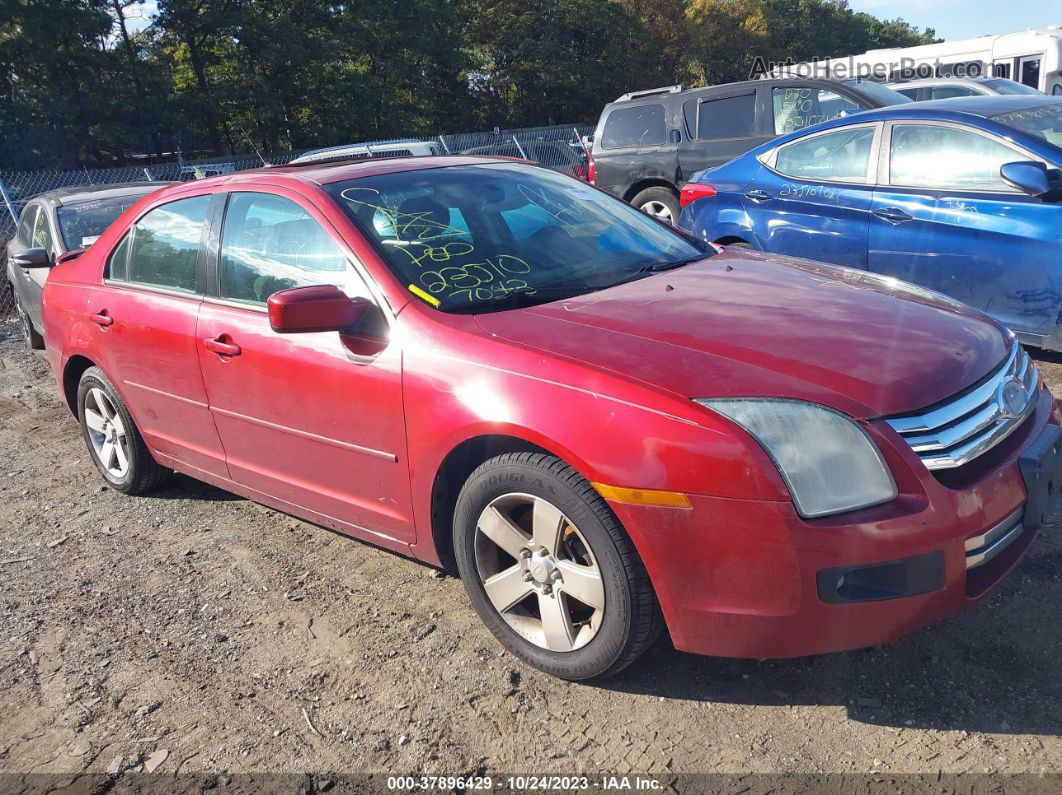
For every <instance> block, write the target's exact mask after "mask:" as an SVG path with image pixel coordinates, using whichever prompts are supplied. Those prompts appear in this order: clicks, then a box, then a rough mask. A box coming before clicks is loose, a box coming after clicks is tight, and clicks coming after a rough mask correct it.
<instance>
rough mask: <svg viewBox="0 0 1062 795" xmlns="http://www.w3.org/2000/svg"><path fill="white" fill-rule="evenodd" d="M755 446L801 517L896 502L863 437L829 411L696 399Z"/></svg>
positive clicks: (784, 403)
mask: <svg viewBox="0 0 1062 795" xmlns="http://www.w3.org/2000/svg"><path fill="white" fill-rule="evenodd" d="M697 402H698V403H700V404H701V405H702V406H707V407H708V408H710V409H711V410H712V411H717V412H719V413H720V414H723V415H724V416H727V417H729V418H730V419H732V420H733V421H734V422H736V423H737V424H738V425H740V426H741V427H742V428H744V429H745V430H746V431H748V432H749V433H750V434H751V435H752V437H753V438H754V439H755V440H756V441H757V442H759V443H760V444H761V445H762V446H763V449H764V450H766V451H767V454H768V455H769V456H770V457H771V458H772V459H773V460H774V463H775V465H776V466H777V467H778V471H779V472H781V473H782V477H783V478H784V479H785V482H786V485H787V486H789V493H790V494H792V495H793V503H794V504H795V505H796V509H797V511H798V512H799V513H800V515H801V516H804V517H807V518H812V517H816V516H828V515H829V514H834V513H843V512H844V511H854V510H856V509H858V508H866V507H868V506H871V505H878V504H879V503H883V502H888V501H889V500H891V499H893V498H894V497H896V493H897V492H896V483H895V482H893V479H892V473H890V472H889V468H888V467H887V466H886V465H885V461H884V459H883V458H882V457H881V452H880V451H879V450H878V448H877V446H876V445H875V444H874V442H873V441H872V440H871V439H870V437H869V436H867V434H866V432H865V431H864V430H863V429H862V428H860V427H859V426H858V425H857V424H856V423H854V422H852V420H850V419H848V418H847V417H845V416H844V415H843V414H840V413H839V412H836V411H833V410H832V409H828V408H824V407H823V406H817V405H815V404H813V403H805V402H803V401H800V400H776V399H771V398H747V399H746V398H742V399H718V400H716V399H698V400H697Z"/></svg>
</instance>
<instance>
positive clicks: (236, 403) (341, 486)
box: [197, 191, 415, 543]
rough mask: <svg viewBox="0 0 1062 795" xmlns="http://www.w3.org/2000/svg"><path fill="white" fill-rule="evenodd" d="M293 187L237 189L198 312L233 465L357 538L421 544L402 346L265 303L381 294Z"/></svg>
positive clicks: (254, 483)
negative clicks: (323, 328)
mask: <svg viewBox="0 0 1062 795" xmlns="http://www.w3.org/2000/svg"><path fill="white" fill-rule="evenodd" d="M283 193H284V195H278V194H277V193H258V192H250V191H248V192H234V193H232V194H230V195H229V197H228V205H227V207H226V210H225V219H224V224H223V226H222V229H221V239H220V253H219V256H218V261H217V280H216V285H215V287H216V293H217V296H216V298H208V299H207V300H206V301H205V302H204V303H203V306H202V309H201V311H200V315H199V327H198V330H197V337H198V340H199V358H200V362H201V363H202V369H203V377H204V379H205V381H206V387H207V394H208V396H209V401H210V409H211V412H212V413H213V415H214V420H215V422H216V423H217V428H218V431H219V433H220V434H221V439H222V441H223V442H224V445H225V453H226V458H227V462H228V467H229V472H230V473H231V477H232V479H233V480H234V481H235V482H237V483H240V484H243V485H244V486H247V487H248V488H250V489H253V490H255V491H257V492H260V493H262V494H265V495H269V496H271V497H274V498H277V499H279V500H282V501H283V502H285V503H288V504H290V505H292V506H295V507H298V508H303V509H308V510H309V511H311V512H313V513H315V514H318V515H319V516H320V517H322V518H323V519H324V520H325V521H326V523H330V524H333V525H338V526H340V527H341V528H342V529H344V530H346V531H348V532H351V533H353V534H355V535H360V536H362V537H369V538H373V539H374V540H376V541H378V542H382V543H387V541H388V540H397V541H400V542H403V543H408V542H412V541H413V540H414V539H415V533H414V530H413V523H412V507H411V499H410V493H409V476H408V467H407V464H406V461H405V424H404V419H403V415H402V395H401V389H402V383H401V377H402V372H401V352H400V350H399V347H398V345H397V344H391V345H380V346H378V347H374V348H366V347H365V346H364V345H362V344H359V342H358V340H357V339H355V338H352V337H349V336H346V335H341V334H339V333H337V332H327V333H307V334H284V335H281V334H277V333H276V332H274V331H273V330H272V328H271V327H270V324H269V316H268V313H267V311H266V307H267V304H266V302H267V300H268V299H269V297H270V296H271V295H272V294H273V293H275V292H277V291H278V290H284V289H288V288H292V287H300V286H306V285H312V284H333V285H336V286H337V287H339V288H340V289H341V290H343V291H344V292H346V293H347V295H349V296H351V297H359V296H360V297H367V298H370V299H372V298H373V296H372V295H371V293H370V291H369V290H368V288H367V286H366V283H365V281H364V279H362V277H361V276H360V275H359V274H358V271H357V270H355V268H354V267H353V266H352V264H351V262H350V259H351V257H350V256H349V255H348V254H347V253H346V247H345V246H344V245H343V244H342V243H341V241H340V240H339V238H338V236H336V235H335V233H334V230H332V229H331V228H330V227H329V225H328V222H327V220H325V219H324V218H323V216H321V214H320V213H319V212H318V211H317V209H316V208H315V207H313V205H312V204H311V203H310V202H308V201H307V200H306V199H305V198H304V197H302V196H300V195H298V194H295V193H292V192H289V191H283ZM326 230H327V231H326ZM375 317H377V318H380V315H379V314H377V315H375ZM384 336H385V335H384Z"/></svg>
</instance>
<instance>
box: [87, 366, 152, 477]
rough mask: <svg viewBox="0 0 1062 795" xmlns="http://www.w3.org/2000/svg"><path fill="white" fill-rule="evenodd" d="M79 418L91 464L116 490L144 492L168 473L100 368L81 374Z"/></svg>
mask: <svg viewBox="0 0 1062 795" xmlns="http://www.w3.org/2000/svg"><path fill="white" fill-rule="evenodd" d="M77 418H78V421H79V422H80V423H81V435H82V436H83V437H84V439H85V444H86V446H87V447H88V451H89V456H90V457H91V458H92V463H94V464H95V465H96V469H98V470H99V472H100V474H101V475H103V479H104V480H106V481H107V485H108V486H110V487H111V488H112V489H114V490H115V491H120V492H122V493H123V494H144V493H145V492H148V491H151V490H152V489H154V488H155V487H156V486H158V485H159V484H160V483H162V482H163V481H164V480H165V479H166V478H167V477H168V476H169V474H170V471H169V470H168V469H164V468H163V467H161V466H159V464H158V462H157V461H155V459H154V458H153V457H152V456H151V451H149V450H148V449H147V445H146V444H144V439H143V437H141V435H140V431H139V430H138V429H137V427H136V424H135V423H134V422H133V418H132V417H131V416H130V415H129V410H128V409H127V408H126V407H125V404H124V403H123V402H122V399H121V398H120V397H119V396H118V392H117V391H116V390H115V388H114V386H113V385H112V384H111V382H110V381H109V380H108V379H107V376H105V375H104V374H103V371H102V370H101V369H100V368H98V367H90V368H88V369H87V370H85V372H84V373H83V374H82V376H81V382H80V383H79V384H78V388H77Z"/></svg>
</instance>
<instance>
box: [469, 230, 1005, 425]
mask: <svg viewBox="0 0 1062 795" xmlns="http://www.w3.org/2000/svg"><path fill="white" fill-rule="evenodd" d="M477 319H478V322H479V323H480V325H481V326H482V328H483V329H484V330H486V331H487V332H489V333H491V334H495V335H498V336H500V337H504V338H506V339H509V340H512V341H514V342H517V343H521V344H524V345H527V346H530V347H534V348H538V349H541V350H544V351H549V352H551V353H554V354H558V355H562V356H566V357H569V358H571V359H575V360H579V361H582V362H585V363H586V364H589V365H592V366H595V367H600V368H604V369H607V370H611V371H614V372H617V373H621V374H623V375H625V376H627V377H634V378H637V379H640V380H642V381H645V382H648V383H650V384H654V385H656V386H657V387H661V388H663V389H667V390H669V391H672V392H675V393H678V394H680V395H683V396H685V397H788V398H797V399H801V400H810V401H814V402H817V403H821V404H823V405H827V406H832V407H833V408H836V409H838V410H840V411H844V412H845V413H847V414H849V415H852V416H856V417H861V418H869V417H874V416H880V415H888V414H898V413H902V412H905V411H912V410H915V409H920V408H923V407H925V406H928V405H930V404H932V403H936V402H937V401H940V400H943V399H945V398H948V397H950V396H951V395H954V394H955V393H956V392H959V391H960V390H962V389H964V388H965V387H968V386H970V385H971V384H973V383H974V382H975V381H977V380H978V379H980V378H982V377H984V376H985V375H987V374H988V373H989V372H990V371H991V370H992V369H993V368H994V367H996V365H998V364H999V363H1000V362H1001V361H1002V360H1003V357H1004V356H1005V354H1006V353H1007V352H1008V349H1009V346H1010V344H1011V343H1010V342H1009V340H1008V339H1007V337H1006V335H1005V333H1004V332H1003V331H1002V329H1001V328H1000V327H999V326H998V325H997V324H996V323H995V322H994V321H992V320H990V319H989V318H988V317H986V316H985V315H983V314H981V313H979V312H977V311H975V310H973V309H970V308H968V307H965V306H963V305H962V304H959V303H956V302H953V301H950V300H948V299H946V298H943V297H941V296H939V295H937V294H935V293H929V292H924V291H922V290H920V289H919V288H917V287H912V286H910V285H906V284H903V283H900V282H896V281H895V280H892V279H888V278H883V277H878V276H874V275H871V274H867V273H864V272H862V271H853V270H849V269H844V268H835V267H832V266H829V265H822V264H820V263H816V262H809V261H806V260H797V259H792V258H787V257H780V256H775V255H766V254H759V253H755V252H744V251H739V250H733V249H728V250H726V251H725V252H724V253H722V254H718V255H716V256H714V257H711V258H710V259H707V260H704V261H703V262H699V263H697V264H695V265H689V266H686V267H684V268H680V269H678V270H674V271H669V272H665V273H660V274H657V275H655V276H651V277H648V278H645V279H642V280H639V281H636V282H630V283H628V284H624V285H620V286H618V287H613V288H610V289H608V290H602V291H600V292H596V293H591V294H589V295H584V296H580V297H577V298H572V299H568V300H565V301H557V302H554V303H550V304H545V305H540V306H536V307H531V308H528V309H522V310H514V311H509V312H497V313H493V314H484V315H479V316H478V317H477Z"/></svg>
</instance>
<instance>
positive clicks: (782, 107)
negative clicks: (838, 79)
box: [771, 86, 859, 135]
mask: <svg viewBox="0 0 1062 795" xmlns="http://www.w3.org/2000/svg"><path fill="white" fill-rule="evenodd" d="M771 94H772V96H771V99H772V101H773V104H774V132H775V135H782V134H783V133H790V132H796V131H797V130H803V129H805V128H806V127H811V126H812V125H813V124H818V123H819V122H823V121H827V120H829V119H836V118H837V117H838V116H840V115H841V114H842V113H844V112H845V111H853V110H859V106H858V105H857V104H856V103H854V102H852V100H850V99H846V98H844V97H842V96H841V95H840V94H836V93H834V92H833V91H826V90H824V89H821V88H800V87H797V86H792V87H789V86H787V87H785V88H775V89H773V90H772V92H771Z"/></svg>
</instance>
